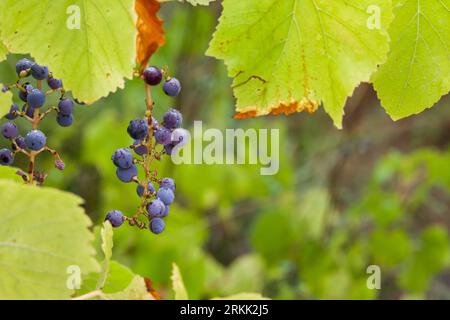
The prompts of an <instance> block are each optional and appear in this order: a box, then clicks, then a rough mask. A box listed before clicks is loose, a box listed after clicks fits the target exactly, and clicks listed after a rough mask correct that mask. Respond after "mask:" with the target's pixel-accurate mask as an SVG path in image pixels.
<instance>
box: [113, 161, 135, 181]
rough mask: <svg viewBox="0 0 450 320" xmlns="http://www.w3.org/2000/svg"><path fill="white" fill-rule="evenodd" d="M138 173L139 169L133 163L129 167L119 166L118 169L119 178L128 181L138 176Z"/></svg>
mask: <svg viewBox="0 0 450 320" xmlns="http://www.w3.org/2000/svg"><path fill="white" fill-rule="evenodd" d="M137 174H138V171H137V167H136V166H135V165H132V166H131V167H129V168H128V169H122V168H117V170H116V175H117V178H119V180H120V181H122V182H126V183H128V182H131V181H133V178H134V177H136V176H137Z"/></svg>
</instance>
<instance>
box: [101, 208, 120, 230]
mask: <svg viewBox="0 0 450 320" xmlns="http://www.w3.org/2000/svg"><path fill="white" fill-rule="evenodd" d="M106 220H107V221H109V222H110V223H111V225H112V226H113V227H114V228H118V227H120V226H121V225H122V224H123V221H124V219H123V213H122V212H121V211H119V210H111V211H109V212H108V214H107V215H106V218H105V221H106Z"/></svg>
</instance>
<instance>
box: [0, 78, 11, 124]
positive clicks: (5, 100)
mask: <svg viewBox="0 0 450 320" xmlns="http://www.w3.org/2000/svg"><path fill="white" fill-rule="evenodd" d="M2 87H3V84H1V83H0V89H1V88H2ZM12 99H13V95H12V93H11V91H9V90H8V91H6V92H5V93H3V92H1V91H0V118H2V117H3V116H4V115H5V114H7V113H8V112H9V110H10V109H11V104H12V101H13V100H12Z"/></svg>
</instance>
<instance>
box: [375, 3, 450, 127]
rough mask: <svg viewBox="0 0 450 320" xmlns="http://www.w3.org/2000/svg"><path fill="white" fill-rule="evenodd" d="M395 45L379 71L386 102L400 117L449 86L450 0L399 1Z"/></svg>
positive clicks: (377, 84) (436, 97) (377, 80)
mask: <svg viewBox="0 0 450 320" xmlns="http://www.w3.org/2000/svg"><path fill="white" fill-rule="evenodd" d="M393 4H394V14H395V19H394V21H393V22H392V24H391V26H390V28H389V34H390V36H391V50H390V52H389V56H388V60H387V62H386V63H385V64H384V65H382V66H381V67H380V70H379V71H378V72H377V73H376V74H375V75H374V79H373V80H374V85H375V89H376V90H377V92H378V97H379V98H380V100H381V104H382V105H383V107H384V108H385V109H386V111H387V112H388V113H389V115H390V116H391V117H392V118H393V119H394V120H398V119H401V118H404V117H407V116H410V115H412V114H416V113H419V112H422V111H423V110H424V109H426V108H431V107H432V106H433V105H434V104H435V103H436V102H437V101H439V99H440V98H441V96H442V95H444V94H447V93H448V92H449V91H450V0H416V1H407V0H394V1H393Z"/></svg>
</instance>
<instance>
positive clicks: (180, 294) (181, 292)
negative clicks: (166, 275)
mask: <svg viewBox="0 0 450 320" xmlns="http://www.w3.org/2000/svg"><path fill="white" fill-rule="evenodd" d="M170 278H171V279H172V287H173V291H174V293H175V300H187V299H188V293H187V291H186V287H185V286H184V282H183V277H182V276H181V272H180V268H178V266H177V265H176V264H175V263H173V264H172V276H171V277H170Z"/></svg>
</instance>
